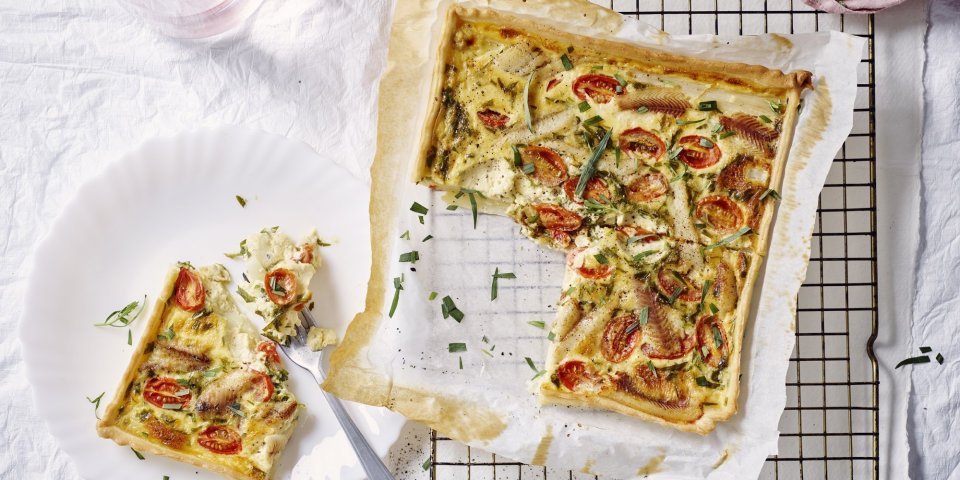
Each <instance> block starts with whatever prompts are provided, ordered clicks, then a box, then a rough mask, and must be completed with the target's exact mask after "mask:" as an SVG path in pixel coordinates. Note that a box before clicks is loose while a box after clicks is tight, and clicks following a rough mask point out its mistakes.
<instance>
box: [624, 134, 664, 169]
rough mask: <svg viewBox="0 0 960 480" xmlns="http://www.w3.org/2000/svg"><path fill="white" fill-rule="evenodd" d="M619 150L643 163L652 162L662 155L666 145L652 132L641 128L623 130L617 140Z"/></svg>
mask: <svg viewBox="0 0 960 480" xmlns="http://www.w3.org/2000/svg"><path fill="white" fill-rule="evenodd" d="M618 144H619V145H620V151H622V152H623V153H624V154H626V155H627V156H628V157H630V158H636V159H639V160H642V161H644V162H645V163H654V162H656V161H657V160H658V159H659V158H660V157H662V156H663V152H665V151H666V150H667V146H666V145H664V144H663V140H660V137H658V136H657V135H656V134H654V133H653V132H650V131H647V130H644V129H642V128H639V127H637V128H631V129H629V130H624V131H623V133H621V134H620V139H619V140H618Z"/></svg>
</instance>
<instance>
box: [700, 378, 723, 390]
mask: <svg viewBox="0 0 960 480" xmlns="http://www.w3.org/2000/svg"><path fill="white" fill-rule="evenodd" d="M697 385H700V386H701V387H707V388H717V387H719V386H720V385H719V384H716V383H713V382H711V381H710V380H707V378H706V377H697Z"/></svg>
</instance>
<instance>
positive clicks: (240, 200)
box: [236, 195, 247, 208]
mask: <svg viewBox="0 0 960 480" xmlns="http://www.w3.org/2000/svg"><path fill="white" fill-rule="evenodd" d="M236 197H237V203H239V204H240V208H243V207H246V206H247V199H246V198H243V197H241V196H240V195H237V196H236Z"/></svg>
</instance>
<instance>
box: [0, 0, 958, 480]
mask: <svg viewBox="0 0 960 480" xmlns="http://www.w3.org/2000/svg"><path fill="white" fill-rule="evenodd" d="M390 10H391V9H390V1H389V0H323V1H307V0H301V1H279V0H266V2H265V4H264V5H263V7H261V9H260V11H259V12H257V13H256V14H255V18H254V21H252V22H249V23H247V24H246V25H245V26H243V27H241V28H240V29H238V30H237V31H234V32H232V33H230V34H228V35H226V36H224V37H222V38H219V39H216V40H214V41H177V40H171V39H167V38H165V37H163V36H161V35H159V34H157V33H155V32H154V31H153V30H152V29H150V28H148V27H146V26H144V25H143V24H142V23H141V22H140V21H139V20H138V19H136V18H135V17H133V16H131V15H130V14H128V13H127V12H126V11H125V10H123V9H121V8H120V7H119V5H118V4H116V3H113V2H103V1H95V0H77V1H70V2H55V1H53V0H47V1H39V0H37V1H28V2H24V1H22V0H0V182H2V183H0V212H2V214H0V215H2V219H3V221H2V222H0V272H2V273H0V305H3V306H4V307H3V309H2V313H0V332H4V333H3V334H2V335H0V374H2V382H0V431H2V434H0V445H3V448H0V478H11V479H13V478H16V479H32V478H50V479H73V478H77V474H76V472H75V469H74V468H73V466H72V464H71V462H70V460H69V459H68V458H67V457H66V456H65V455H64V454H62V453H61V452H60V451H59V449H58V448H57V446H56V442H55V440H54V439H53V438H52V437H51V435H50V434H49V433H48V430H47V428H46V426H45V425H44V424H43V422H42V421H41V420H40V419H39V418H38V417H37V415H36V412H35V410H34V408H33V407H32V405H31V393H30V391H29V385H28V384H27V382H26V378H25V375H24V369H23V364H22V360H21V356H20V348H21V347H20V344H19V341H18V336H17V333H16V332H17V328H18V323H19V321H20V320H21V307H20V305H21V303H22V299H23V296H24V291H25V280H26V278H27V277H28V275H29V273H30V272H29V270H30V265H31V254H32V251H33V247H34V245H35V244H36V243H37V242H38V241H39V239H40V238H42V236H43V235H44V233H45V232H46V231H47V229H48V228H49V225H50V223H51V221H52V220H53V219H54V218H55V216H56V215H57V214H58V212H59V211H60V210H61V208H62V207H63V206H64V205H65V203H66V202H68V201H69V199H70V198H71V196H72V195H73V194H74V192H75V191H76V189H77V188H78V186H79V185H80V184H82V183H83V181H84V180H85V179H87V178H88V177H90V176H91V175H94V174H96V173H97V172H98V171H99V170H100V169H101V168H102V167H103V165H104V164H105V163H106V162H109V161H111V160H113V159H115V158H117V157H118V156H119V155H120V154H121V153H123V152H125V151H127V150H130V149H131V148H132V147H133V146H135V145H136V144H137V143H139V142H140V141H142V140H144V139H147V138H150V137H154V136H157V135H165V134H173V133H175V132H179V131H182V130H187V129H190V128H194V127H198V126H207V125H220V124H224V123H237V124H245V125H250V126H255V127H259V128H262V129H264V130H267V131H271V132H275V133H280V134H284V135H287V136H290V137H293V138H296V139H300V140H303V141H305V142H307V143H309V144H310V145H311V146H313V147H314V148H316V149H317V150H318V151H320V152H322V153H323V154H325V155H329V156H330V158H332V159H334V160H335V161H337V162H338V163H340V164H342V165H344V166H346V167H347V168H348V169H350V170H351V171H352V172H354V173H355V174H357V175H358V176H361V177H363V178H365V177H366V176H367V171H366V168H367V165H369V162H370V160H371V158H372V155H373V145H374V137H373V131H374V126H375V110H376V95H375V93H376V90H375V89H369V88H364V87H361V85H370V84H371V83H375V79H376V78H377V77H378V76H379V74H380V72H381V71H382V69H383V66H384V65H383V64H384V58H385V51H384V49H383V45H384V43H385V39H386V35H387V27H388V25H389V14H390ZM930 10H931V13H930V16H931V20H932V26H931V28H930V30H929V34H928V45H929V47H928V49H927V55H928V62H927V69H926V71H925V74H924V77H925V79H924V87H925V89H926V92H925V94H924V98H925V106H926V115H925V122H926V123H925V127H924V128H925V132H926V133H925V135H924V139H923V150H924V153H923V184H924V185H923V192H924V193H923V202H924V203H923V205H922V212H923V213H922V215H921V226H922V228H921V232H920V234H921V250H920V256H919V260H918V266H917V269H918V271H917V276H918V278H919V279H920V281H919V284H918V287H917V288H918V289H917V292H916V302H915V306H914V331H913V337H914V345H916V346H919V345H930V346H931V347H933V348H934V353H936V352H942V354H943V355H944V357H946V363H945V364H944V365H943V366H942V367H941V366H938V365H936V364H931V365H925V366H919V367H913V368H912V371H910V372H909V373H899V372H903V370H902V369H901V370H898V371H897V372H898V375H900V376H899V379H902V380H903V381H905V382H906V381H908V379H912V381H913V383H914V385H913V393H912V395H911V398H910V408H909V411H908V415H909V417H908V418H909V423H908V435H909V437H910V447H911V451H912V453H911V473H912V476H913V478H915V479H934V478H936V479H940V478H960V467H958V465H960V442H957V441H956V440H957V435H956V434H953V432H955V431H958V429H957V428H955V424H956V423H957V422H960V416H958V414H957V413H958V407H960V395H957V394H956V392H958V391H960V376H958V375H956V374H955V371H956V366H957V365H958V364H960V363H958V360H960V342H958V341H956V340H955V339H956V338H957V337H958V336H960V322H958V321H957V320H958V314H957V313H956V312H957V311H958V310H960V303H958V300H957V293H956V292H957V285H960V243H958V241H957V238H960V235H958V233H960V201H958V200H960V199H958V195H957V193H956V192H958V191H960V190H958V185H960V159H958V155H957V151H958V148H957V147H958V146H960V134H958V127H957V125H960V82H958V74H957V72H958V71H960V57H958V56H957V54H956V52H957V51H960V7H958V6H957V4H956V2H955V1H953V0H932V1H931V6H930ZM880 61H882V60H880ZM877 81H878V83H879V82H883V79H882V78H878V79H877ZM919 92H920V86H919V85H918V86H917V88H916V89H915V90H912V91H904V92H902V94H903V95H920V93H919ZM880 100H882V99H880ZM883 194H884V192H882V191H880V192H878V195H883ZM878 214H879V215H884V212H882V211H881V212H878ZM54 300H55V299H54ZM23 321H30V319H23ZM915 353H916V352H913V353H911V352H904V356H906V355H910V354H915ZM905 388H906V386H904V389H905ZM77 401H78V402H83V401H85V400H84V399H83V398H78V399H77ZM416 465H419V462H417V463H416ZM414 469H415V470H419V468H418V467H416V468H414Z"/></svg>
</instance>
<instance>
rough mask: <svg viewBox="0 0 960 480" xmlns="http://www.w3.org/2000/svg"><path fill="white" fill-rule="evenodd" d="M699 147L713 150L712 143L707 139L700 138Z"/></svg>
mask: <svg viewBox="0 0 960 480" xmlns="http://www.w3.org/2000/svg"><path fill="white" fill-rule="evenodd" d="M700 146H701V147H703V148H713V142H711V141H710V139H709V138H707V137H700Z"/></svg>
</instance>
